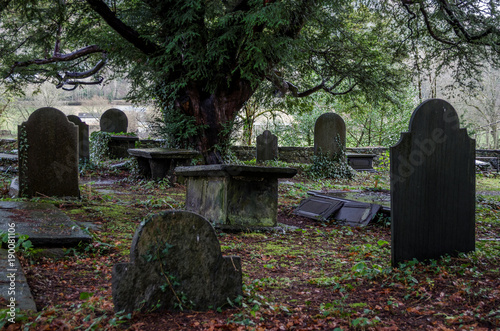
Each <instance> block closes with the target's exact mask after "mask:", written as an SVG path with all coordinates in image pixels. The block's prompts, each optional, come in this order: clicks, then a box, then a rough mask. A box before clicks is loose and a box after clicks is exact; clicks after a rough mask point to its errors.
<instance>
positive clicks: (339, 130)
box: [314, 113, 346, 158]
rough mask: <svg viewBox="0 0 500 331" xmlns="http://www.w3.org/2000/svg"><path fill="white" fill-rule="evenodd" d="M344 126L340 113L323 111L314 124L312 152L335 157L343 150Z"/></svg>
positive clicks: (344, 142)
mask: <svg viewBox="0 0 500 331" xmlns="http://www.w3.org/2000/svg"><path fill="white" fill-rule="evenodd" d="M345 147H346V126H345V122H344V120H343V119H342V117H340V115H338V114H335V113H325V114H322V115H321V116H319V117H318V119H317V120H316V123H315V124H314V154H315V155H318V154H324V155H330V157H331V158H336V157H338V156H339V155H341V154H342V152H344V151H345Z"/></svg>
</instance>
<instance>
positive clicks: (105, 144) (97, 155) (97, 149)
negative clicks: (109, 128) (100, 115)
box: [89, 131, 112, 163]
mask: <svg viewBox="0 0 500 331" xmlns="http://www.w3.org/2000/svg"><path fill="white" fill-rule="evenodd" d="M111 136H112V134H111V133H109V132H103V131H95V132H92V133H91V134H90V138H89V144H90V146H89V148H90V160H91V161H92V162H95V163H100V162H102V161H104V160H106V159H107V158H108V157H109V142H110V141H111Z"/></svg>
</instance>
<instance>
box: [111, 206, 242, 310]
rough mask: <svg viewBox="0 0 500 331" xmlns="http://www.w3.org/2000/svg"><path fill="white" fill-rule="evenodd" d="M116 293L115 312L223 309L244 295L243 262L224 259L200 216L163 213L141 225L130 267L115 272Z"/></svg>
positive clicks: (132, 251)
mask: <svg viewBox="0 0 500 331" xmlns="http://www.w3.org/2000/svg"><path fill="white" fill-rule="evenodd" d="M112 292H113V302H114V305H115V311H122V310H125V311H127V312H130V311H134V310H149V309H152V308H158V309H160V310H165V309H169V310H174V309H179V308H181V307H182V308H183V309H195V310H206V309H210V308H216V307H221V306H224V305H225V304H227V302H228V301H227V300H228V299H230V300H234V299H236V298H237V297H238V296H239V295H241V294H242V273H241V262H240V258H239V257H236V256H229V257H223V256H222V254H221V250H220V245H219V241H218V240H217V237H216V234H215V231H214V229H213V227H212V226H211V225H210V223H209V222H208V221H207V220H206V219H205V218H203V217H202V216H200V215H198V214H195V213H191V212H187V211H167V212H162V213H159V214H156V215H153V216H152V217H150V218H149V219H147V220H145V221H143V222H142V223H141V224H140V225H139V227H138V229H137V231H136V232H135V235H134V238H133V241H132V246H131V249H130V263H119V264H117V265H115V266H114V268H113V280H112ZM157 305H159V307H158V306H157Z"/></svg>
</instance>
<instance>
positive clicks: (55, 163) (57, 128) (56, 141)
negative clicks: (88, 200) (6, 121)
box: [18, 108, 80, 197]
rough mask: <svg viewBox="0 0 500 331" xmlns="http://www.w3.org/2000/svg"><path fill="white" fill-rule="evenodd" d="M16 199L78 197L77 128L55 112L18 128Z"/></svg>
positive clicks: (43, 110)
mask: <svg viewBox="0 0 500 331" xmlns="http://www.w3.org/2000/svg"><path fill="white" fill-rule="evenodd" d="M18 140H19V152H18V154H19V195H20V196H26V197H33V196H37V195H46V196H60V197H63V196H72V197H79V196H80V190H79V188H78V127H77V126H75V125H74V124H73V123H71V122H70V121H68V118H67V117H66V115H64V114H63V113H62V112H61V111H59V110H57V109H55V108H40V109H38V110H36V111H35V112H34V113H33V114H31V116H30V117H29V118H28V121H26V122H24V123H22V124H21V125H19V129H18Z"/></svg>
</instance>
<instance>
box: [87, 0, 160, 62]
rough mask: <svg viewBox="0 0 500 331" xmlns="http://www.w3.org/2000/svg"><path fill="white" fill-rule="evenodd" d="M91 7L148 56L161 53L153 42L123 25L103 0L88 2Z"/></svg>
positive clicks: (90, 0)
mask: <svg viewBox="0 0 500 331" xmlns="http://www.w3.org/2000/svg"><path fill="white" fill-rule="evenodd" d="M86 1H87V3H88V4H89V5H90V7H91V8H92V9H93V10H94V11H95V12H96V13H98V14H99V15H100V16H101V17H102V18H103V19H104V21H106V23H107V24H108V25H109V26H110V27H111V28H112V29H113V30H115V31H116V32H117V33H118V34H119V35H120V36H122V37H123V38H124V39H125V40H127V41H128V42H130V43H131V44H132V45H134V46H135V47H136V48H138V49H139V50H140V51H142V52H143V53H144V54H146V55H152V54H155V53H158V52H159V51H160V47H159V46H158V45H156V44H155V43H153V42H150V41H149V40H147V39H145V38H143V37H141V36H140V35H139V33H138V32H137V31H136V30H134V29H133V28H131V27H129V26H128V25H126V24H125V23H123V22H122V21H121V20H120V19H118V17H116V15H115V13H114V12H113V11H111V9H110V8H109V7H108V6H107V5H106V3H104V2H103V1H102V0H86Z"/></svg>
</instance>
